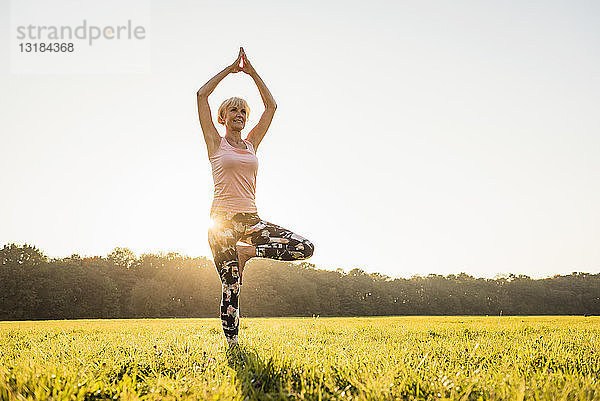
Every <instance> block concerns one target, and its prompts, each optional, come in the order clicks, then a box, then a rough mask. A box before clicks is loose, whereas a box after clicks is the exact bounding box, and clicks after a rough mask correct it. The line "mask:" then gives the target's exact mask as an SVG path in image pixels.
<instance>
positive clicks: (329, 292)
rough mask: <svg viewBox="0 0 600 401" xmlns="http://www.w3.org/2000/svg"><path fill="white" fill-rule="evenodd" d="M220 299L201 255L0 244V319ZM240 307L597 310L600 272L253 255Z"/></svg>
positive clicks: (211, 303)
mask: <svg viewBox="0 0 600 401" xmlns="http://www.w3.org/2000/svg"><path fill="white" fill-rule="evenodd" d="M220 299H221V282H220V281H219V278H218V275H217V272H216V269H215V266H214V263H213V262H212V261H211V260H209V259H207V258H205V257H199V258H190V257H188V256H183V255H180V254H177V253H167V254H163V253H161V254H158V255H156V254H144V255H141V256H139V257H138V256H136V255H135V254H134V253H133V252H132V251H130V250H129V249H127V248H115V249H114V250H113V251H112V252H111V253H110V254H109V255H107V256H103V257H101V256H94V257H81V256H79V255H71V256H70V257H66V258H52V259H50V258H48V257H46V256H45V255H44V254H43V252H41V251H40V250H39V249H37V248H36V247H35V246H31V245H27V244H25V245H16V244H7V245H4V247H3V248H2V250H0V320H24V319H74V318H133V317H218V315H219V303H220ZM240 306H241V313H242V316H312V315H320V316H388V315H498V314H500V313H502V314H504V315H597V314H600V274H590V273H579V272H574V273H572V274H570V275H556V276H554V277H549V278H545V279H531V278H530V277H528V276H524V275H514V274H510V275H507V276H506V277H501V278H496V279H484V278H475V277H472V276H470V275H467V274H465V273H460V274H458V275H448V276H441V275H436V274H431V275H428V276H425V277H421V276H415V277H412V278H410V279H404V278H394V279H392V278H390V277H388V276H385V275H382V274H379V273H366V272H365V271H363V270H361V269H353V270H350V271H349V272H345V271H343V270H342V269H337V270H335V271H331V270H323V269H318V268H317V267H316V266H315V265H314V264H311V263H307V262H302V263H300V264H293V263H290V262H281V261H275V260H270V259H253V260H251V261H250V262H248V264H247V265H246V269H245V270H244V284H243V286H242V289H241V295H240Z"/></svg>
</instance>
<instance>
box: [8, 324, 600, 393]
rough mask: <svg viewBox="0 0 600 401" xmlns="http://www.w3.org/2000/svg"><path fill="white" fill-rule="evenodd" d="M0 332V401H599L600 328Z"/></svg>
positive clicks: (53, 327) (42, 327)
mask: <svg viewBox="0 0 600 401" xmlns="http://www.w3.org/2000/svg"><path fill="white" fill-rule="evenodd" d="M240 340H241V343H242V344H243V345H242V346H241V347H240V349H239V350H237V351H235V352H228V351H227V350H226V346H225V340H224V338H223V334H222V332H221V328H220V321H218V320H217V319H159V320H152V319H144V320H141V319H140V320H78V321H45V322H0V399H2V400H23V399H52V400H76V399H77V400H94V399H127V400H135V399H148V400H184V399H214V400H217V399H218V400H243V399H264V400H277V399H306V400H380V399H381V400H388V399H390V400H391V399H403V400H404V399H406V400H413V399H415V400H430V399H431V400H439V399H452V400H522V399H538V400H600V382H599V380H600V318H599V317H589V318H584V317H502V318H498V317H389V318H321V317H317V318H297V319H288V318H271V319H242V324H241V337H240Z"/></svg>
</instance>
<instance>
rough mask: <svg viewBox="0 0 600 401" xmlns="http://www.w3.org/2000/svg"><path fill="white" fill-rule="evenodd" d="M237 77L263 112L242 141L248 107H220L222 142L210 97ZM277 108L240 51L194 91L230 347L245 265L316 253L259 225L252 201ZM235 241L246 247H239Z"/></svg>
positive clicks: (240, 103)
mask: <svg viewBox="0 0 600 401" xmlns="http://www.w3.org/2000/svg"><path fill="white" fill-rule="evenodd" d="M240 63H241V65H240ZM240 71H243V72H245V73H246V74H248V75H250V76H251V77H252V79H253V80H254V82H255V83H256V86H257V87H258V91H259V92H260V96H261V98H262V100H263V103H264V105H265V111H264V113H263V114H262V116H261V118H260V120H259V122H258V124H256V126H255V127H254V128H253V129H252V130H251V131H250V133H249V134H248V136H247V137H246V139H242V136H241V134H242V129H244V126H245V125H246V120H247V118H248V114H249V112H250V109H249V107H248V104H247V103H246V101H245V100H244V99H241V98H238V97H232V98H229V99H227V100H225V101H224V102H223V103H222V104H221V106H220V107H219V111H218V119H217V120H218V122H219V124H222V125H224V126H225V136H224V137H221V136H220V135H219V133H218V132H217V129H216V128H215V126H214V124H213V121H212V115H211V112H210V106H209V104H208V96H209V95H210V94H211V93H212V91H213V90H214V89H215V87H216V86H217V84H218V83H219V82H221V80H222V79H223V78H225V77H226V76H227V75H229V74H235V73H237V72H240ZM276 108H277V105H276V104H275V99H273V96H272V95H271V92H269V89H267V86H266V85H265V83H264V82H263V80H262V79H261V78H260V77H259V76H258V74H257V73H256V70H254V68H253V67H252V64H250V62H249V61H248V58H247V57H246V54H245V53H244V49H243V48H240V52H239V55H238V58H237V60H236V61H235V62H234V63H233V64H231V65H230V66H228V67H226V68H225V69H224V70H223V71H221V72H220V73H218V74H217V75H215V76H214V77H213V78H212V79H211V80H210V81H208V82H207V83H206V84H205V85H204V86H203V87H202V88H200V90H199V91H198V114H199V117H200V125H201V126H202V132H203V133H204V140H205V141H206V147H207V150H208V158H209V160H210V163H211V165H212V172H213V179H214V184H215V192H214V200H213V203H212V207H211V211H210V216H211V219H212V221H213V225H212V227H210V228H209V230H208V242H209V244H210V248H211V250H212V253H213V257H214V260H215V266H216V268H217V272H218V273H219V277H220V278H221V282H222V285H223V297H222V299H221V322H222V323H223V332H224V333H225V338H226V339H227V342H228V344H229V345H230V346H231V345H237V344H238V332H239V306H238V299H239V293H240V286H241V285H242V272H243V270H244V265H245V264H246V262H247V261H248V260H249V259H251V258H253V257H263V258H271V259H278V260H300V259H306V258H309V257H310V256H312V254H313V251H314V245H313V244H312V243H311V242H310V241H309V240H307V239H306V238H304V237H301V236H300V235H297V234H295V233H293V232H292V231H289V230H287V229H285V228H282V227H280V226H277V225H275V224H272V223H269V222H268V221H265V220H263V219H261V218H260V217H259V215H258V213H257V209H256V204H255V201H254V200H255V197H254V195H255V188H256V172H257V169H258V159H257V157H256V150H257V149H258V145H260V143H261V141H262V140H263V138H264V136H265V134H266V133H267V130H268V128H269V125H271V121H272V120H273V115H274V114H275V109H276ZM238 241H239V242H240V243H245V244H247V245H246V246H243V245H237V243H238Z"/></svg>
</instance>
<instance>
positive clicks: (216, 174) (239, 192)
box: [209, 137, 258, 213]
mask: <svg viewBox="0 0 600 401" xmlns="http://www.w3.org/2000/svg"><path fill="white" fill-rule="evenodd" d="M243 141H244V143H245V144H246V147H247V149H238V148H235V147H233V146H231V145H230V144H229V142H227V139H225V137H221V144H220V145H219V149H217V151H216V152H215V153H214V154H213V155H212V156H211V157H210V158H209V160H210V164H211V165H212V173H213V181H214V183H215V193H214V199H213V203H212V207H211V209H210V211H211V213H212V212H213V211H235V212H250V213H256V212H257V210H256V204H255V203H254V196H255V192H256V172H257V171H258V158H257V157H256V153H255V152H254V146H252V143H250V141H247V140H245V139H244V140H243Z"/></svg>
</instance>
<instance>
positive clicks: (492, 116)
mask: <svg viewBox="0 0 600 401" xmlns="http://www.w3.org/2000/svg"><path fill="white" fill-rule="evenodd" d="M64 1H67V0H64ZM86 1H87V0H86ZM82 3H85V1H82V2H77V4H82ZM95 3H97V4H105V3H99V2H95ZM126 3H127V2H121V3H118V4H126ZM0 4H1V6H0V7H1V9H0V23H1V24H2V28H3V29H2V30H1V31H0V45H1V47H2V48H3V49H4V50H3V52H2V53H3V54H2V57H1V58H0V60H1V61H0V90H1V92H2V95H1V97H0V108H1V109H2V112H1V113H0V135H1V141H0V144H1V145H0V146H1V150H0V171H1V172H2V181H1V182H2V185H1V186H0V244H5V243H8V242H17V243H23V242H27V243H31V244H34V245H36V246H38V247H39V248H41V249H42V250H44V251H45V252H46V253H47V254H48V255H49V256H60V257H63V256H69V255H70V254H72V253H79V254H80V255H105V254H107V253H109V252H110V251H111V249H112V248H114V247H115V246H123V247H128V248H130V249H132V250H133V251H135V252H136V253H143V252H159V251H177V252H181V253H183V254H188V255H190V256H200V255H204V256H209V257H210V258H212V256H211V254H210V249H209V247H208V243H207V226H208V221H209V217H208V215H209V209H210V204H211V201H212V189H213V187H212V185H213V182H212V175H211V170H210V164H209V161H208V158H207V153H206V146H205V144H204V141H203V137H202V133H201V130H200V125H199V123H198V117H197V109H196V96H195V93H196V90H197V89H198V88H199V87H200V86H202V85H203V84H204V83H205V82H206V81H207V80H208V79H209V78H211V77H212V76H213V75H214V74H216V73H217V72H218V71H220V70H221V69H223V68H224V67H225V66H226V65H228V64H230V63H232V62H233V61H234V60H235V58H236V56H237V52H238V48H239V46H240V45H241V46H244V49H245V50H246V53H247V55H248V58H249V59H250V61H251V62H252V63H253V65H254V67H255V68H256V70H257V71H258V73H259V74H260V75H261V77H262V78H263V79H264V81H265V82H266V84H267V85H268V87H269V88H270V90H271V92H272V93H273V96H274V97H275V99H276V101H277V104H278V109H277V113H276V115H275V118H274V121H273V123H272V125H271V128H270V129H269V132H268V133H267V136H266V137H265V139H264V140H263V142H262V143H261V145H260V148H259V149H258V153H257V156H258V158H259V163H260V165H259V171H258V180H257V194H256V200H257V206H258V211H259V214H260V215H261V217H262V218H263V219H266V220H269V221H271V222H273V223H275V224H279V225H281V226H284V227H286V228H289V229H291V230H293V231H295V232H297V233H298V234H300V235H303V236H305V237H307V238H309V239H310V240H312V241H313V242H314V243H315V245H316V251H315V254H314V256H313V258H312V259H310V260H309V261H311V262H313V263H315V264H316V265H317V266H318V267H321V268H327V269H335V268H338V267H341V268H343V269H345V270H349V269H351V268H355V267H359V268H362V269H363V270H365V271H368V272H375V271H377V272H381V273H384V274H387V275H390V276H394V277H410V276H411V275H414V274H421V275H426V274H429V273H436V274H444V275H446V274H450V273H459V272H461V271H464V272H467V273H470V274H473V275H476V276H485V277H494V276H495V275H496V274H503V273H509V272H512V273H516V274H528V275H530V276H533V277H546V276H550V275H553V274H559V273H560V274H562V273H569V272H571V271H588V272H598V271H600V246H599V244H600V208H599V206H598V205H600V118H599V112H598V110H600V72H599V71H600V3H598V2H596V1H570V0H569V1H546V0H544V1H527V2H523V1H502V2H499V1H452V2H448V1H411V2H405V1H378V0H375V1H372V0H369V1H328V2H323V1H313V0H310V1H303V2H285V1H252V2H246V1H237V0H236V1H230V2H217V1H211V2H207V1H191V0H190V1H182V0H174V1H168V2H162V1H160V2H159V1H152V2H150V1H148V2H146V3H144V2H143V1H142V2H140V1H138V2H137V3H136V6H135V7H129V8H128V9H127V11H126V12H124V11H123V10H119V9H118V8H113V9H111V10H109V11H111V12H113V13H116V14H115V15H120V20H119V21H118V22H122V21H123V20H125V21H126V20H127V19H131V20H133V21H134V22H136V21H138V22H139V21H142V22H143V23H144V26H145V29H146V33H147V37H146V39H145V40H144V46H147V48H146V50H148V49H149V52H148V53H147V55H148V57H147V58H146V59H144V58H139V59H138V58H136V60H138V61H139V62H140V63H141V66H142V67H143V68H141V69H140V71H141V70H144V71H143V72H137V73H136V72H133V73H127V72H128V70H127V69H126V68H125V67H126V66H125V65H124V64H123V65H121V64H120V63H122V62H124V61H123V60H125V57H116V56H115V57H113V58H112V59H111V58H108V59H106V60H105V61H106V63H107V64H106V65H107V66H108V65H110V66H112V67H114V68H113V70H112V71H111V72H110V73H94V72H93V71H92V70H90V71H88V73H86V71H83V72H79V73H69V72H68V71H65V72H63V73H58V74H56V73H55V74H44V73H36V74H32V73H19V71H16V73H15V72H14V64H13V69H12V70H11V61H10V59H11V56H10V54H11V53H10V52H11V51H14V50H15V48H16V47H15V46H16V45H15V43H13V42H12V41H11V40H12V39H14V38H13V37H14V36H15V35H16V32H15V31H13V28H14V27H12V26H11V23H13V22H14V21H11V18H14V17H10V15H11V14H10V12H9V8H10V2H9V1H6V0H2V1H1V2H0ZM73 4H75V3H74V2H73ZM139 4H141V5H139ZM144 4H145V6H144ZM13 5H14V3H13ZM96 7H98V6H96ZM117 7H118V6H117ZM123 7H125V5H124V6H123ZM59 11H60V13H58V12H57V13H56V14H55V15H58V14H60V15H61V18H62V21H61V23H65V21H66V23H70V24H72V25H76V24H78V23H80V22H81V20H82V19H83V18H87V20H88V21H91V22H92V23H93V22H94V17H95V14H94V12H93V11H89V9H88V11H87V12H85V13H83V12H82V11H80V10H78V9H65V10H59ZM63 11H64V12H63ZM20 12H22V10H21V11H20ZM13 14H14V13H13ZM46 23H52V21H49V22H48V21H46ZM12 25H14V24H12ZM106 46H108V45H106ZM9 48H10V49H9ZM97 49H102V45H98V47H97ZM98 51H100V50H98ZM90 54H91V53H90ZM48 56H49V57H50V56H52V57H59V56H60V55H48ZM63 56H64V55H63ZM38 57H41V56H40V55H38ZM71 57H73V58H71V59H69V60H71V61H72V62H75V61H76V60H75V57H80V58H81V57H87V56H86V54H85V53H81V54H79V53H77V54H73V55H72V56H71ZM89 57H92V56H89ZM45 60H50V59H49V58H48V59H45ZM73 60H75V61H73ZM140 60H142V61H140ZM71 61H70V62H71ZM80 61H81V60H80ZM88 61H89V60H88ZM13 62H14V60H13ZM40 65H41V64H40ZM120 68H121V69H122V70H119V69H120ZM11 71H12V72H11ZM233 95H240V96H243V97H246V98H247V100H248V101H249V103H250V106H251V108H252V111H251V114H250V119H249V122H248V124H247V127H252V126H253V125H254V124H255V123H256V122H257V121H258V118H259V117H260V114H261V112H262V103H261V101H260V96H259V94H258V91H257V89H256V87H255V86H254V84H253V82H252V80H251V78H250V77H249V76H247V75H244V74H236V75H235V76H229V77H227V78H226V79H225V80H224V81H223V82H222V83H221V84H220V85H219V87H218V88H217V89H216V90H215V92H213V94H212V95H211V97H210V103H211V105H212V107H213V110H214V112H213V116H214V115H215V114H216V108H217V107H218V105H219V104H220V102H221V101H222V100H223V99H225V98H227V97H229V96H233ZM219 127H221V126H219ZM246 133H247V131H246V132H243V135H244V134H246ZM221 134H224V132H223V131H222V130H221Z"/></svg>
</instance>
